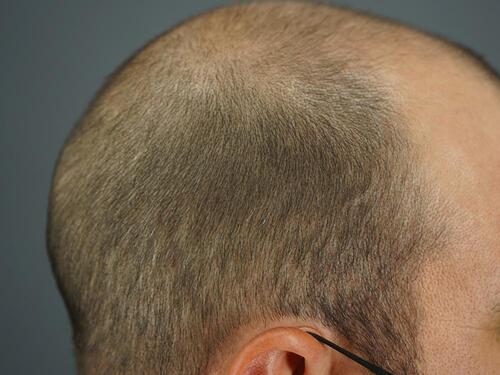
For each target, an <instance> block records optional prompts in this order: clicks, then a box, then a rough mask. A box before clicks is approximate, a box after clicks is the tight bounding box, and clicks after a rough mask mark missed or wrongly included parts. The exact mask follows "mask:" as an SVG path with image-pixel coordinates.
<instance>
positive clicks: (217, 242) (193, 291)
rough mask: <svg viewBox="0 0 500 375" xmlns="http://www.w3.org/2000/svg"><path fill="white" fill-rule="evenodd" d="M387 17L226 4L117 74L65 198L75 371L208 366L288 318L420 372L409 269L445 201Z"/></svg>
mask: <svg viewBox="0 0 500 375" xmlns="http://www.w3.org/2000/svg"><path fill="white" fill-rule="evenodd" d="M392 27H394V26H389V25H388V24H386V23H383V22H381V21H380V20H379V19H378V18H376V17H368V16H365V15H363V14H361V13H356V12H354V11H351V10H347V9H341V8H334V7H332V6H327V5H324V4H310V3H301V2H259V3H249V4H243V5H233V6H227V7H221V8H218V9H215V10H212V11H210V12H206V13H203V14H201V15H198V16H196V17H193V18H191V19H189V20H186V21H184V22H182V23H180V24H179V25H177V26H176V27H174V28H173V29H171V30H169V31H167V32H166V33H164V34H162V35H160V36H158V37H157V38H155V39H154V40H152V41H151V42H150V43H148V44H147V45H146V46H145V47H143V48H142V49H141V50H139V51H138V52H136V53H135V54H134V55H133V56H132V57H131V58H130V59H129V60H128V61H126V63H124V64H123V65H122V66H121V67H120V68H119V69H118V70H117V71H116V72H115V73H114V74H113V75H112V76H111V77H110V79H109V80H108V81H107V82H106V85H105V86H104V87H103V88H102V89H101V90H100V91H99V93H98V94H97V95H96V97H95V98H94V100H93V101H92V103H91V104H90V106H89V108H88V110H87V111H86V113H85V115H84V116H83V117H82V119H81V120H80V121H79V122H78V123H77V124H76V126H75V127H74V128H73V129H72V132H71V134H70V135H69V136H68V138H67V140H66V142H65V144H64V147H63V149H62V150H61V154H60V155H59V158H58V161H57V166H56V169H55V172H54V176H53V185H52V189H51V195H50V207H49V216H48V227H47V246H48V249H49V253H50V256H51V261H52V263H53V267H54V272H55V273H56V275H57V279H58V283H59V286H60V289H61V292H62V294H63V296H64V298H65V302H66V304H67V307H68V309H69V312H70V316H71V319H72V324H73V330H74V342H75V352H76V355H77V358H78V365H79V371H80V373H82V374H92V373H120V374H137V373H155V374H172V373H177V374H202V373H206V371H207V370H208V369H209V368H212V369H213V368H215V367H216V366H215V365H214V363H216V360H215V358H217V354H219V355H224V353H226V350H228V348H230V342H231V340H234V339H237V338H236V337H235V336H234V334H235V332H237V331H238V329H239V328H240V327H242V326H245V325H246V324H251V323H254V322H266V321H271V320H275V319H279V318H282V317H297V318H300V319H304V320H314V321H318V322H321V323H322V324H324V325H325V326H327V327H330V328H331V329H332V330H335V331H337V332H339V333H340V334H341V335H343V336H345V337H346V338H347V339H348V340H349V341H350V342H351V343H352V345H353V347H354V348H355V349H356V350H357V351H359V352H360V353H364V356H365V357H367V358H368V359H370V360H372V361H374V362H375V363H377V364H379V365H381V366H383V367H386V368H388V369H390V370H392V371H393V372H395V373H405V374H414V373H417V368H418V361H419V347H420V346H419V345H420V344H419V342H418V341H417V339H416V337H417V333H418V327H419V319H420V318H421V315H420V314H421V310H420V308H419V306H418V303H417V301H416V296H415V295H414V292H413V283H414V279H415V278H416V277H417V276H418V270H419V267H420V264H421V263H422V261H423V260H424V259H425V257H426V255H427V254H428V253H429V252H431V251H435V249H438V248H440V247H443V246H445V245H446V243H447V241H448V240H449V231H448V225H447V224H448V223H447V221H446V218H447V217H448V216H449V215H448V211H447V207H446V202H444V201H442V200H441V197H439V196H438V195H437V194H435V193H434V191H433V190H432V186H431V185H429V184H426V183H425V176H424V174H423V172H422V168H421V165H420V163H419V159H418V153H417V152H416V150H415V149H414V147H413V145H412V142H411V140H410V139H409V137H408V135H407V133H406V130H405V129H406V124H405V120H404V116H403V115H402V114H401V113H400V111H399V109H398V107H397V105H396V103H395V101H394V100H393V98H392V96H391V95H392V94H391V93H392V88H391V87H390V86H389V85H388V84H387V83H386V82H385V81H384V80H383V79H382V78H381V75H380V74H379V70H378V67H379V65H380V61H381V60H380V59H376V58H373V57H370V56H372V55H371V54H372V53H373V52H367V51H368V50H369V48H367V46H368V44H367V40H368V39H367V36H371V37H372V40H374V41H375V40H376V38H377V35H379V36H380V35H382V34H384V33H386V32H388V30H389V29H390V28H392ZM391 35H392V38H402V36H400V35H397V33H396V34H394V33H392V34H391ZM373 43H375V42H373ZM375 45H376V44H375ZM380 56H383V54H381V55H380ZM373 348H377V349H376V350H373ZM188 358H189V360H186V359H188ZM210 366H211V367H210Z"/></svg>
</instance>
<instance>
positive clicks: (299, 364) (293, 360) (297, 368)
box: [287, 353, 306, 375]
mask: <svg viewBox="0 0 500 375" xmlns="http://www.w3.org/2000/svg"><path fill="white" fill-rule="evenodd" d="M287 361H288V364H289V365H290V368H293V369H294V370H293V373H292V375H303V374H304V370H305V368H306V362H305V359H304V357H301V356H300V355H297V354H295V353H289V355H288V357H287Z"/></svg>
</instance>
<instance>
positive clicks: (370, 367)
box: [306, 331, 393, 375]
mask: <svg viewBox="0 0 500 375" xmlns="http://www.w3.org/2000/svg"><path fill="white" fill-rule="evenodd" d="M306 332H307V333H309V334H310V335H311V336H313V337H314V338H315V339H316V340H318V341H320V342H322V343H323V344H325V345H328V346H329V347H330V348H332V349H334V350H336V351H338V352H340V353H342V354H343V355H345V356H346V357H349V358H350V359H352V360H353V361H354V362H357V363H359V364H360V365H361V366H363V367H365V368H367V369H368V370H370V371H371V372H373V373H374V374H376V375H393V374H392V373H390V372H388V371H386V370H384V369H383V368H380V367H378V366H377V365H374V364H373V363H370V362H368V361H366V360H364V359H363V358H361V357H358V356H357V355H356V354H354V353H351V352H350V351H348V350H346V349H344V348H342V347H340V346H338V345H336V344H334V343H333V342H331V341H329V340H327V339H325V338H324V337H323V336H320V335H317V334H316V333H314V332H309V331H306Z"/></svg>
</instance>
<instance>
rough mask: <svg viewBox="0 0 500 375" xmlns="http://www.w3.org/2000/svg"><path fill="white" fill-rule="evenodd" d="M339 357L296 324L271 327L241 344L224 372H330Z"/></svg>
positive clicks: (235, 374) (233, 374) (310, 374)
mask: <svg viewBox="0 0 500 375" xmlns="http://www.w3.org/2000/svg"><path fill="white" fill-rule="evenodd" d="M340 356H341V354H339V353H336V352H335V351H332V350H329V349H328V348H327V347H325V346H324V345H323V344H322V343H320V342H318V341H317V340H316V339H315V338H314V337H312V336H311V335H310V334H308V333H307V332H305V331H304V330H302V329H300V328H298V327H278V328H271V329H267V330H265V331H263V332H261V333H260V334H259V335H257V336H256V337H254V338H253V339H252V340H250V341H249V342H247V343H246V344H244V346H243V347H242V349H241V350H240V351H239V352H238V353H236V354H235V356H234V358H233V359H231V362H230V365H229V372H228V375H331V374H335V373H336V372H335V371H334V368H336V367H338V366H337V365H338V364H339V362H341V361H342V360H343V358H340Z"/></svg>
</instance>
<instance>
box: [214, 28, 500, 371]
mask: <svg viewBox="0 0 500 375" xmlns="http://www.w3.org/2000/svg"><path fill="white" fill-rule="evenodd" d="M405 32H406V33H407V36H409V38H408V40H409V41H411V42H409V43H405V44H404V45H403V44H401V43H400V41H401V39H400V38H401V36H397V37H395V38H394V40H395V42H394V43H393V44H390V45H389V43H387V39H385V41H384V43H382V41H380V45H379V47H380V48H382V49H385V52H387V53H392V55H395V54H396V55H398V56H404V58H405V60H404V63H402V61H401V59H393V60H392V61H391V60H390V59H387V60H386V61H385V63H384V64H383V67H382V68H381V70H380V73H381V74H382V76H383V77H384V79H385V80H386V81H387V82H389V83H390V84H391V85H392V86H393V87H395V88H396V89H395V101H396V103H397V104H398V105H399V106H400V108H401V110H402V111H403V113H404V114H405V116H406V117H407V119H408V120H409V124H410V128H409V129H408V130H409V132H410V134H411V138H412V140H413V141H414V142H415V144H417V145H418V149H419V150H420V151H421V152H420V154H421V157H422V162H423V163H424V164H423V165H424V166H425V170H426V173H427V176H428V178H429V183H432V184H435V186H436V187H437V188H438V189H439V191H440V193H441V194H443V195H444V196H445V197H446V198H447V199H448V201H449V202H450V204H451V205H452V206H453V208H454V209H455V210H456V212H457V213H458V214H459V215H458V216H457V221H456V223H457V229H458V232H457V233H458V237H457V239H458V240H457V242H456V244H455V245H454V246H453V247H452V248H447V249H442V250H440V251H439V255H438V256H436V257H433V258H431V259H429V260H428V261H427V262H426V263H425V264H424V267H423V269H422V272H421V274H420V276H419V278H418V281H417V292H418V295H419V298H420V303H421V306H422V308H423V311H424V314H425V317H424V320H423V322H422V325H421V331H420V333H419V337H418V339H419V341H420V342H421V345H422V353H421V358H422V363H421V364H420V373H422V374H484V375H486V374H500V235H499V234H500V147H499V145H500V81H499V80H498V79H496V80H492V79H491V77H487V76H486V75H485V74H484V73H483V72H482V71H481V70H480V69H478V67H476V66H474V65H473V64H472V63H471V62H470V61H468V60H467V59H463V58H460V57H459V56H458V55H457V54H456V53H452V52H453V51H451V50H449V48H448V49H447V48H443V45H442V44H440V43H436V42H435V41H433V40H432V39H431V38H429V37H426V36H422V35H420V34H415V33H413V32H407V31H405ZM374 43H375V45H376V43H377V42H376V41H375V42H374ZM364 52H366V50H364ZM389 55H390V54H389ZM305 327H307V329H309V330H313V331H316V332H317V333H319V334H321V335H323V336H325V337H326V338H328V339H330V340H331V341H333V342H336V343H337V344H339V345H342V346H344V347H346V348H347V349H349V343H348V342H345V341H344V340H345V339H343V338H342V337H340V336H339V335H338V334H337V333H336V332H333V331H331V330H328V329H326V328H325V327H322V326H321V325H320V324H318V322H312V321H309V322H304V321H296V320H283V321H279V322H274V323H272V325H267V326H253V327H245V328H242V330H241V332H239V334H238V335H237V336H236V337H238V339H234V340H233V341H232V342H233V347H232V350H231V353H230V354H227V355H225V356H224V358H222V360H221V361H220V363H219V365H218V366H217V367H216V368H215V369H214V371H213V372H212V373H214V374H229V375H243V374H245V375H252V374H255V375H256V374H259V375H264V374H280V375H281V374H294V371H299V372H298V373H304V374H316V375H326V374H365V373H369V372H368V371H367V370H364V369H363V368H361V367H360V366H359V365H357V364H355V363H354V362H352V361H350V360H349V359H346V358H345V357H344V356H343V355H341V354H338V353H336V352H335V351H333V350H331V349H328V348H327V347H325V346H324V345H322V344H320V343H318V342H317V341H316V340H314V339H312V337H310V336H309V335H308V334H306V333H305V332H304V330H305V329H306V328H305ZM298 356H300V357H302V358H304V365H305V370H304V372H300V367H299V366H300V361H299V359H300V357H298Z"/></svg>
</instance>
